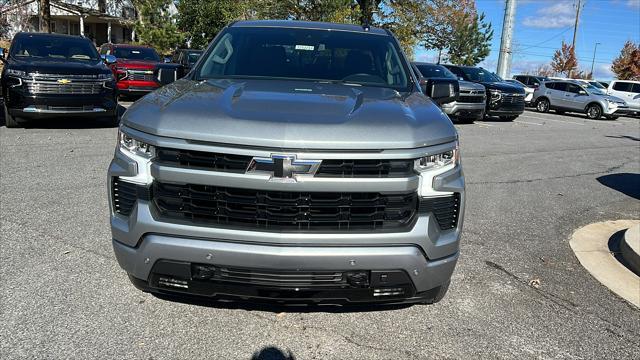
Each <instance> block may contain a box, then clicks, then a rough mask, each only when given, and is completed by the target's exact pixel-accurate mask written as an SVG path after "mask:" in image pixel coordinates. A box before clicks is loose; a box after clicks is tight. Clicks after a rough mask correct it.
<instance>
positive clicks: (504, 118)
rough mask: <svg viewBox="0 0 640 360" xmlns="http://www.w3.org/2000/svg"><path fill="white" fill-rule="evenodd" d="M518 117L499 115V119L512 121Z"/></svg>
mask: <svg viewBox="0 0 640 360" xmlns="http://www.w3.org/2000/svg"><path fill="white" fill-rule="evenodd" d="M517 118H518V115H515V116H500V120H502V121H513V120H515V119H517Z"/></svg>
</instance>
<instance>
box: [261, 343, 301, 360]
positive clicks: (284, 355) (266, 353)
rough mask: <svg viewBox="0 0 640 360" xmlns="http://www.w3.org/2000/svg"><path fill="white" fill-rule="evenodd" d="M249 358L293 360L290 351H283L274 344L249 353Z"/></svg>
mask: <svg viewBox="0 0 640 360" xmlns="http://www.w3.org/2000/svg"><path fill="white" fill-rule="evenodd" d="M251 360H295V356H293V354H292V353H291V351H286V352H285V351H283V350H281V349H279V348H277V347H275V346H265V347H263V348H262V349H260V350H258V351H256V352H254V353H253V355H251Z"/></svg>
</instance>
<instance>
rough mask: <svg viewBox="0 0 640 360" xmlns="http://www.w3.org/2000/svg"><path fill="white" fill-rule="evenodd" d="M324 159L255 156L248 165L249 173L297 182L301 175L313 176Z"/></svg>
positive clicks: (282, 180)
mask: <svg viewBox="0 0 640 360" xmlns="http://www.w3.org/2000/svg"><path fill="white" fill-rule="evenodd" d="M321 163H322V160H302V159H297V158H296V156H295V155H286V154H272V155H271V157H270V158H261V157H254V158H253V159H251V162H250V163H249V166H248V167H247V173H249V174H251V173H253V174H260V173H262V174H269V175H271V177H270V179H269V181H279V182H297V181H298V178H299V177H304V176H306V177H312V176H313V175H315V173H316V172H317V171H318V168H319V167H320V164H321Z"/></svg>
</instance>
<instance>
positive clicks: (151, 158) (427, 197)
mask: <svg viewBox="0 0 640 360" xmlns="http://www.w3.org/2000/svg"><path fill="white" fill-rule="evenodd" d="M456 86H457V82H456V81H455V80H454V81H452V80H448V79H442V80H438V81H431V82H430V83H429V84H428V86H425V87H424V89H423V88H421V87H420V86H419V83H418V80H417V78H416V77H415V76H414V75H413V73H412V71H411V66H410V63H409V62H408V61H407V58H406V57H405V56H404V54H403V53H402V50H401V48H400V46H399V44H398V41H397V40H396V39H395V37H394V36H393V35H392V33H390V32H389V31H388V30H384V29H379V28H373V27H371V28H369V27H359V26H355V25H345V24H330V23H315V22H297V21H241V22H235V23H232V24H230V25H229V26H227V27H226V28H225V29H223V30H222V31H221V32H220V33H219V34H218V35H217V36H216V38H215V39H214V40H213V41H212V43H211V44H210V45H209V47H208V48H207V50H205V52H204V54H203V55H202V58H201V60H200V61H198V63H197V65H196V67H195V68H194V69H193V70H192V71H191V72H190V73H189V74H188V75H187V76H186V77H185V78H183V79H180V80H178V81H176V82H174V83H172V84H170V85H167V86H165V87H162V88H161V89H159V90H156V91H155V92H153V93H151V94H148V95H146V96H144V97H143V98H141V99H140V100H138V101H137V102H136V103H134V104H133V105H132V106H131V107H130V108H129V109H128V110H127V111H126V113H125V114H124V115H123V117H122V121H121V126H120V128H119V134H118V141H117V146H116V150H115V155H114V158H113V160H112V162H111V164H110V167H109V171H108V188H109V203H110V210H111V214H110V215H111V216H110V220H111V230H112V244H113V248H114V251H115V255H116V258H117V260H118V262H119V264H120V266H121V267H122V268H123V269H124V270H125V271H126V273H127V274H128V275H129V278H130V280H131V282H132V283H133V284H134V285H135V286H136V287H138V288H139V289H141V290H143V291H148V292H155V293H163V294H173V295H176V294H177V295H188V296H203V297H209V298H210V299H212V300H213V299H240V300H247V299H253V301H255V300H265V301H277V302H282V303H292V302H293V303H330V304H350V303H362V302H372V303H434V302H437V301H439V300H440V299H442V298H443V296H444V294H445V293H446V291H447V289H448V286H449V282H450V279H451V276H452V273H453V271H454V268H455V266H456V262H457V260H458V254H459V241H460V233H461V230H462V225H463V214H464V203H465V191H464V176H463V172H462V166H461V163H460V153H459V148H458V134H457V132H456V130H455V127H454V126H453V124H452V123H451V121H450V120H449V118H448V117H447V115H446V114H444V113H443V112H442V111H441V110H440V108H439V107H438V106H437V105H436V102H438V103H445V102H450V101H451V100H453V99H455V97H456V96H457V93H456ZM427 95H429V96H427Z"/></svg>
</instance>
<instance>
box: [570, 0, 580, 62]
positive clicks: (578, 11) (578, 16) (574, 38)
mask: <svg viewBox="0 0 640 360" xmlns="http://www.w3.org/2000/svg"><path fill="white" fill-rule="evenodd" d="M581 7H582V0H578V4H577V5H576V22H575V24H574V25H573V41H572V42H571V46H572V47H573V50H574V51H575V49H576V34H578V22H579V20H580V8H581Z"/></svg>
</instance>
